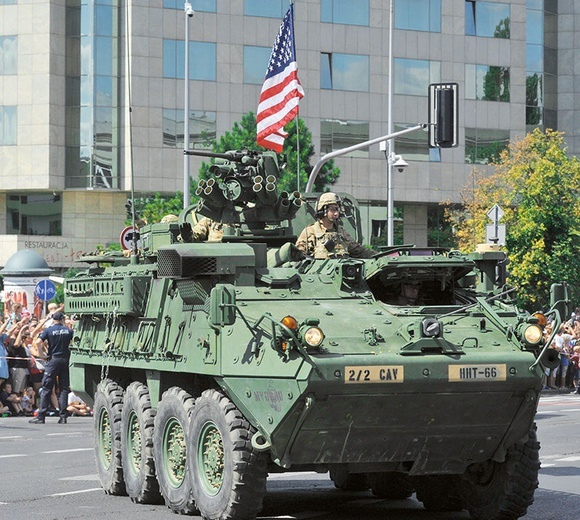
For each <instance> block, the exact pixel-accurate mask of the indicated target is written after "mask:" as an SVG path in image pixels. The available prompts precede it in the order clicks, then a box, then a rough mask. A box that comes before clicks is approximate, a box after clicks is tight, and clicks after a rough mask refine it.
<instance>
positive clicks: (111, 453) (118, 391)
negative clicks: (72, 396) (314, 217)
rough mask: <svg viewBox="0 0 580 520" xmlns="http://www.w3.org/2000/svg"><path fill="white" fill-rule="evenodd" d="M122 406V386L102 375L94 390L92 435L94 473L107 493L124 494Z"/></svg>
mask: <svg viewBox="0 0 580 520" xmlns="http://www.w3.org/2000/svg"><path fill="white" fill-rule="evenodd" d="M122 409H123V389H122V388H121V387H120V386H119V385H118V384H117V383H115V382H114V381H112V380H111V379H103V380H102V381H101V382H100V383H99V386H98V387H97V391H96V393H95V406H94V410H93V414H94V417H95V421H94V432H95V435H94V439H95V461H96V464H97V473H98V475H99V481H100V482H101V486H102V488H103V490H104V491H105V493H107V494H108V495H125V494H126V491H125V481H124V480H123V462H122V459H121V411H122Z"/></svg>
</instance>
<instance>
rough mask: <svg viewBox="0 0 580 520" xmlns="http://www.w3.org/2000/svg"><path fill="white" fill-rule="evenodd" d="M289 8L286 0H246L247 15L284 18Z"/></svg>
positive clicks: (245, 11) (245, 12)
mask: <svg viewBox="0 0 580 520" xmlns="http://www.w3.org/2000/svg"><path fill="white" fill-rule="evenodd" d="M287 10H288V2H287V1H286V0H244V14H245V15H246V16H263V17H265V18H283V17H284V14H285V13H286V11H287Z"/></svg>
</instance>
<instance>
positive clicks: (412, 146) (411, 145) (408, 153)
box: [394, 123, 441, 162]
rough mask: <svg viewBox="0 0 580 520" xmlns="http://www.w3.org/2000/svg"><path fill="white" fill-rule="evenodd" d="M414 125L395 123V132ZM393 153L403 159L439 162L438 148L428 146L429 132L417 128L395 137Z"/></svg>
mask: <svg viewBox="0 0 580 520" xmlns="http://www.w3.org/2000/svg"><path fill="white" fill-rule="evenodd" d="M411 126H415V125H414V124H406V123H395V128H394V130H395V132H400V131H401V130H405V128H409V127H411ZM395 153H396V154H397V155H402V156H403V159H405V161H431V162H441V154H440V150H439V148H429V134H427V132H421V131H419V130H417V131H415V132H409V133H408V134H404V135H401V136H399V137H395Z"/></svg>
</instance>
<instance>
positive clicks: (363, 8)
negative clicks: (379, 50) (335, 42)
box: [320, 0, 369, 27]
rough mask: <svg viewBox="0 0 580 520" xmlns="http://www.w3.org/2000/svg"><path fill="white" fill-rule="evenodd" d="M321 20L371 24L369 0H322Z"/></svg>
mask: <svg viewBox="0 0 580 520" xmlns="http://www.w3.org/2000/svg"><path fill="white" fill-rule="evenodd" d="M320 21H321V22H327V23H340V24H345V25H364V26H367V27H368V25H369V0H321V2H320Z"/></svg>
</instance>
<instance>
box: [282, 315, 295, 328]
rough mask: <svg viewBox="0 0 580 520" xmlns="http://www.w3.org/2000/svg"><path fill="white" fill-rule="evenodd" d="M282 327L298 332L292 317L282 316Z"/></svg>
mask: <svg viewBox="0 0 580 520" xmlns="http://www.w3.org/2000/svg"><path fill="white" fill-rule="evenodd" d="M282 325H285V326H286V327H288V328H289V329H290V330H298V322H297V321H296V318H293V317H292V316H284V317H283V318H282Z"/></svg>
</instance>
